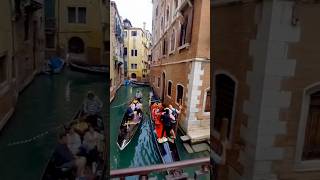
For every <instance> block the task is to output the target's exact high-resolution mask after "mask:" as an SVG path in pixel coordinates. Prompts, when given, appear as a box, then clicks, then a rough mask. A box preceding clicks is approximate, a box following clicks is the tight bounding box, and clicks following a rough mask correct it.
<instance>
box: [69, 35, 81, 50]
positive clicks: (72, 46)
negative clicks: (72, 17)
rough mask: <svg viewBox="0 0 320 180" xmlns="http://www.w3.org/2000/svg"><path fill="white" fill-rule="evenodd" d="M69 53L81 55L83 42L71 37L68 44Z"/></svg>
mask: <svg viewBox="0 0 320 180" xmlns="http://www.w3.org/2000/svg"><path fill="white" fill-rule="evenodd" d="M68 47H69V52H71V53H83V52H84V42H83V40H82V39H81V38H79V37H72V38H70V39H69V42H68Z"/></svg>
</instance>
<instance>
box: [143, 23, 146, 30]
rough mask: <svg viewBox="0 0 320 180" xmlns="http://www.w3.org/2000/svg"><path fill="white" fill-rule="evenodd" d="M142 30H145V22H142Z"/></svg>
mask: <svg viewBox="0 0 320 180" xmlns="http://www.w3.org/2000/svg"><path fill="white" fill-rule="evenodd" d="M143 30H146V22H143Z"/></svg>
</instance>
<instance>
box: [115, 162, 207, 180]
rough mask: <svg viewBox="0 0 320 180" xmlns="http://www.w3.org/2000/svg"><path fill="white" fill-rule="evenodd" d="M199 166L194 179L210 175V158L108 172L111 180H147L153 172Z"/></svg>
mask: <svg viewBox="0 0 320 180" xmlns="http://www.w3.org/2000/svg"><path fill="white" fill-rule="evenodd" d="M194 166H201V169H200V170H197V171H195V172H194V175H193V177H194V179H198V178H199V177H201V176H207V175H209V173H210V158H209V157H206V158H197V159H190V160H183V161H177V162H174V163H170V164H156V165H150V166H146V167H135V168H125V169H116V170H111V171H110V177H111V178H120V179H125V177H128V176H139V178H140V179H148V175H149V174H150V173H154V172H165V171H168V170H172V169H179V168H185V167H194ZM188 177H189V175H188V174H187V173H183V174H179V173H178V174H175V175H167V176H166V178H167V179H177V180H178V179H187V178H188Z"/></svg>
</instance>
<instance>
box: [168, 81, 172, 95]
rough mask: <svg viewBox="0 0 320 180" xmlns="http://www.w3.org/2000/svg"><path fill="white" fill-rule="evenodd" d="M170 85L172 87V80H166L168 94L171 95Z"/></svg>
mask: <svg viewBox="0 0 320 180" xmlns="http://www.w3.org/2000/svg"><path fill="white" fill-rule="evenodd" d="M171 87H172V82H171V81H168V96H171Z"/></svg>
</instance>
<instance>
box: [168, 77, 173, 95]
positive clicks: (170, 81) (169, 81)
mask: <svg viewBox="0 0 320 180" xmlns="http://www.w3.org/2000/svg"><path fill="white" fill-rule="evenodd" d="M169 83H171V88H170V95H169ZM172 85H173V82H172V80H168V83H167V96H168V97H169V98H170V99H172Z"/></svg>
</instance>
